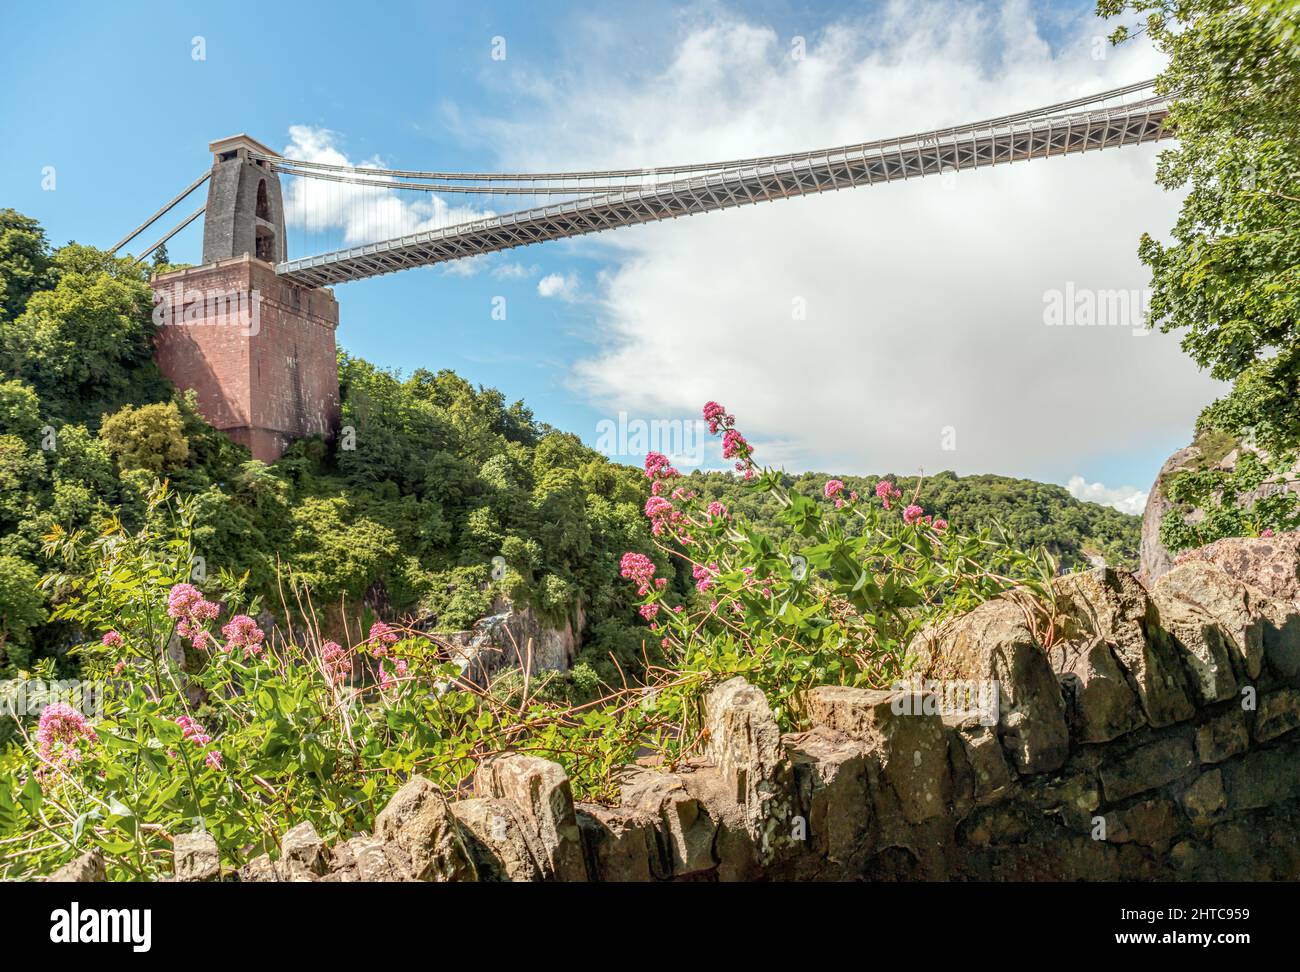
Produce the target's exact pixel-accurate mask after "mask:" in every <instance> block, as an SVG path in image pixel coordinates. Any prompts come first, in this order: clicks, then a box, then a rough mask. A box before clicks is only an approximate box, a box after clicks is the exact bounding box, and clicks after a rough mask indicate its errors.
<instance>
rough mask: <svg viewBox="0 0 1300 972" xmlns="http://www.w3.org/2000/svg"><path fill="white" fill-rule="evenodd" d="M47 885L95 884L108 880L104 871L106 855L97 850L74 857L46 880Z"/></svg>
mask: <svg viewBox="0 0 1300 972" xmlns="http://www.w3.org/2000/svg"><path fill="white" fill-rule="evenodd" d="M45 880H46V882H47V883H52V884H66V883H74V882H75V883H80V884H87V883H94V882H99V881H105V880H107V875H106V873H105V870H104V855H103V853H102V852H101V851H100V850H99V849H98V848H96V849H95V850H89V851H86V853H84V854H82V855H80V856H79V857H74V858H73V859H72V860H70V861H68V863H66V864H64V865H63V866H62V867H61V868H59V869H58V870H57V871H55V872H54V873H53V874H51V875H50V876H49V877H47V878H46V879H45Z"/></svg>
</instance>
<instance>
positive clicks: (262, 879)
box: [238, 854, 283, 884]
mask: <svg viewBox="0 0 1300 972" xmlns="http://www.w3.org/2000/svg"><path fill="white" fill-rule="evenodd" d="M238 873H239V880H240V882H241V883H243V884H258V883H266V882H269V881H282V880H283V878H282V877H281V876H280V870H279V868H277V867H276V866H275V862H274V861H272V860H271V856H270V855H269V854H262V855H260V856H258V857H254V858H253V859H252V860H251V861H249V862H248V863H247V864H245V865H244V866H243V867H241V868H240V869H239V871H238Z"/></svg>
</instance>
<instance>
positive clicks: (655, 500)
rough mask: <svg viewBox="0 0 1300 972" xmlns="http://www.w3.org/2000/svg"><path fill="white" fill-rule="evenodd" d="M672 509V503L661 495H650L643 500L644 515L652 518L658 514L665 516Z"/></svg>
mask: <svg viewBox="0 0 1300 972" xmlns="http://www.w3.org/2000/svg"><path fill="white" fill-rule="evenodd" d="M672 511H673V504H672V503H670V502H669V501H668V500H666V499H664V498H663V497H662V496H651V497H650V498H649V499H648V500H646V501H645V515H646V516H648V517H650V519H652V520H653V519H654V518H655V517H658V516H667V515H668V514H669V513H671V512H672Z"/></svg>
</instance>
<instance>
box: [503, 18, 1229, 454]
mask: <svg viewBox="0 0 1300 972" xmlns="http://www.w3.org/2000/svg"><path fill="white" fill-rule="evenodd" d="M1044 16H1046V14H1045V15H1044ZM1052 16H1054V17H1055V16H1059V15H1056V14H1054V15H1052ZM674 26H675V27H676V28H677V29H678V30H679V34H678V36H677V38H676V40H675V43H674V46H673V48H672V51H671V55H670V56H669V57H668V58H667V59H666V60H665V61H663V62H661V63H660V64H659V65H657V66H656V67H655V68H654V69H653V70H650V71H647V72H642V73H640V74H638V73H637V71H636V70H635V66H634V65H632V66H630V65H628V64H626V63H624V61H625V53H620V52H623V51H624V49H623V47H622V46H621V45H612V44H611V45H609V46H608V47H607V48H601V47H600V46H599V45H595V46H584V53H583V60H582V62H581V63H580V64H576V63H575V65H574V66H573V68H572V70H573V71H575V72H577V73H576V74H574V75H571V76H570V75H566V74H565V73H564V72H563V71H556V72H554V74H553V76H551V75H548V78H547V79H546V83H545V84H532V83H528V84H526V85H525V87H524V89H523V91H522V92H521V93H522V94H523V96H524V97H527V98H530V99H532V102H533V106H531V107H530V110H529V111H528V113H527V115H526V116H522V118H521V120H519V121H515V122H511V123H483V124H481V125H480V128H481V129H482V134H483V135H484V137H491V138H492V139H493V140H494V141H495V142H496V144H497V145H499V146H501V153H502V165H503V167H508V168H512V169H524V168H534V167H536V168H550V167H557V168H570V169H572V168H579V167H582V168H585V167H605V166H610V165H630V166H648V165H655V164H664V163H676V162H689V161H699V160H708V159H718V158H734V157H741V156H748V155H753V154H760V153H769V152H782V151H793V150H799V149H809V148H813V147H817V146H829V145H837V144H844V143H849V142H855V141H860V140H863V139H867V138H873V137H883V136H890V135H898V134H904V133H908V132H915V131H918V130H924V129H928V128H932V127H939V126H942V125H947V124H952V123H958V122H963V121H970V120H974V119H978V118H984V117H989V116H991V115H995V114H999V113H1004V112H1011V111H1017V110H1021V109H1025V108H1029V107H1033V106H1035V105H1041V104H1045V103H1050V102H1054V101H1058V100H1065V99H1068V98H1072V97H1076V96H1079V95H1083V94H1088V93H1092V92H1095V91H1098V90H1102V89H1105V88H1109V87H1114V86H1118V85H1120V84H1125V83H1128V82H1131V81H1135V80H1140V79H1142V78H1147V77H1151V76H1153V75H1154V74H1155V73H1156V72H1157V71H1158V70H1159V67H1160V60H1159V55H1157V54H1156V53H1155V52H1153V50H1152V49H1151V48H1150V46H1149V45H1147V44H1146V42H1145V41H1139V42H1137V43H1136V44H1133V45H1129V46H1126V47H1124V48H1121V49H1118V50H1110V51H1107V54H1106V57H1105V59H1104V60H1094V58H1093V51H1094V49H1095V48H1094V40H1095V39H1096V38H1097V37H1100V36H1103V35H1104V34H1106V33H1107V32H1108V30H1109V25H1106V24H1103V23H1101V22H1099V21H1096V20H1094V19H1092V18H1091V17H1087V16H1083V17H1080V18H1078V19H1077V20H1075V21H1073V22H1070V23H1066V24H1064V25H1061V24H1054V27H1055V29H1056V30H1058V31H1060V30H1064V31H1065V35H1066V36H1065V40H1064V41H1061V42H1059V43H1058V44H1057V45H1056V46H1055V47H1053V46H1052V45H1049V43H1048V42H1047V41H1046V40H1044V38H1043V36H1042V34H1041V33H1040V30H1039V25H1038V24H1037V23H1036V22H1035V13H1034V8H1033V7H1032V6H1031V5H1030V4H1029V3H1027V2H1024V0H1008V2H1006V3H1004V4H1001V5H992V4H983V5H970V4H966V3H957V2H955V0H952V2H935V3H929V4H924V5H920V4H915V3H908V2H901V0H896V2H893V3H889V4H886V5H884V6H883V7H882V8H881V9H880V10H878V11H874V12H873V15H872V17H871V18H870V20H869V21H866V20H863V19H860V18H853V19H846V20H844V21H843V22H841V23H839V24H837V25H834V26H832V27H830V28H828V29H826V30H825V31H823V32H821V33H819V34H812V33H810V34H809V36H808V48H807V56H806V59H804V60H802V61H794V60H792V59H791V57H790V56H789V50H790V47H789V38H786V37H782V36H780V35H778V34H777V33H775V32H774V31H772V30H770V29H769V28H767V27H765V26H760V25H759V24H757V23H753V22H750V21H747V20H746V19H744V18H743V16H741V15H739V14H732V13H728V12H727V11H726V10H725V8H718V7H716V6H712V5H711V6H707V7H704V8H701V10H700V11H697V12H696V13H695V14H694V15H692V16H688V17H685V18H681V19H679V20H677V21H675V22H674ZM602 50H606V51H607V52H608V55H609V57H608V59H607V60H603V61H602V60H601V51H602ZM575 119H581V120H582V124H580V125H576V124H573V121H574V120H575ZM557 132H562V133H563V137H556V133H557ZM1156 151H1157V149H1156V148H1155V147H1152V146H1143V147H1139V148H1126V149H1122V150H1118V151H1107V152H1100V153H1096V152H1094V153H1089V154H1086V155H1075V156H1069V157H1065V158H1058V159H1052V160H1043V161H1034V162H1030V163H1025V164H1017V165H1012V166H1004V167H1000V168H994V169H984V170H977V171H972V172H963V173H960V174H957V175H956V176H955V177H952V178H951V179H923V180H916V181H910V182H904V183H895V184H892V185H887V186H886V185H882V186H875V187H871V188H863V189H857V190H852V191H846V192H836V193H829V194H825V195H821V196H811V197H807V198H804V199H797V200H790V201H785V202H776V203H769V204H764V205H760V206H746V207H741V208H739V209H735V210H729V211H726V212H721V213H712V214H709V215H705V216H699V217H694V218H690V219H681V220H671V221H666V222H663V223H657V224H650V225H646V226H641V227H635V228H631V229H624V230H619V231H616V232H614V233H607V234H601V235H600V236H597V237H592V238H588V239H587V240H586V241H585V242H582V241H579V242H578V243H576V244H575V245H577V246H581V247H586V248H588V252H592V253H598V254H599V255H602V256H605V257H607V258H610V259H612V260H613V263H614V265H613V266H612V267H611V269H610V270H609V271H608V273H606V274H604V275H602V278H601V280H600V281H599V288H598V293H599V301H598V302H597V303H595V304H593V306H594V307H595V308H596V310H597V321H596V331H595V333H596V334H597V335H598V336H599V339H600V341H601V343H600V345H599V348H598V351H597V352H596V353H594V354H592V355H590V356H589V357H587V358H586V359H585V360H581V361H579V362H578V363H577V365H576V367H575V369H574V375H575V378H574V381H575V383H576V388H577V389H578V390H579V392H580V393H581V394H583V395H584V396H586V397H587V398H588V399H589V400H590V401H592V402H593V403H594V404H596V405H598V407H601V408H602V409H605V410H607V411H617V410H619V409H626V410H628V411H631V412H635V413H637V414H650V415H680V414H683V413H686V414H694V411H695V410H696V409H698V407H699V406H700V404H701V403H702V402H704V401H705V400H707V399H715V400H717V401H721V402H722V403H723V404H725V405H726V406H727V408H728V409H729V410H731V411H733V412H734V413H736V414H737V416H738V417H739V420H740V425H741V427H742V428H743V429H744V431H745V432H746V434H747V435H748V436H749V438H750V439H751V441H753V442H754V443H755V444H756V446H758V448H759V458H760V459H770V458H773V454H772V453H765V452H763V446H764V444H765V443H767V442H772V443H776V442H780V443H782V444H783V445H785V446H787V447H788V451H786V450H782V451H783V452H784V453H785V454H784V455H782V459H784V460H785V461H786V462H787V463H789V464H790V465H791V466H792V467H799V466H803V467H812V468H818V469H825V470H838V471H843V472H873V471H875V472H879V471H885V470H890V471H897V472H911V471H914V470H916V469H917V468H924V469H925V470H927V471H935V470H939V469H944V468H952V469H956V470H957V471H959V472H990V471H992V472H1000V473H1007V474H1019V475H1030V476H1034V477H1036V478H1040V479H1058V480H1060V479H1064V478H1066V477H1067V476H1068V475H1069V474H1071V473H1073V472H1074V471H1075V470H1076V469H1078V468H1081V467H1082V468H1087V467H1088V466H1090V465H1097V464H1099V461H1100V457H1103V456H1115V455H1125V454H1127V455H1133V454H1137V453H1141V452H1142V451H1143V450H1152V449H1154V448H1155V447H1156V444H1157V443H1162V442H1169V441H1177V440H1178V439H1179V438H1180V437H1181V436H1183V435H1190V432H1191V425H1192V421H1193V419H1194V416H1195V414H1196V412H1197V411H1198V410H1199V408H1200V407H1201V406H1202V405H1203V404H1204V403H1205V402H1207V401H1209V400H1210V399H1211V398H1212V397H1214V395H1215V393H1216V387H1215V385H1214V384H1213V383H1212V382H1211V381H1210V380H1209V379H1208V378H1205V377H1203V376H1201V375H1200V374H1198V373H1197V371H1196V369H1195V367H1194V366H1193V365H1192V364H1191V363H1190V362H1189V361H1188V359H1187V358H1186V357H1185V356H1184V355H1183V354H1182V353H1181V352H1180V351H1179V349H1178V347H1177V339H1176V338H1175V337H1172V336H1166V335H1160V334H1151V335H1148V336H1146V337H1144V338H1143V339H1141V340H1134V339H1133V338H1132V337H1131V332H1130V330H1129V329H1128V328H1121V327H1070V328H1066V327H1047V326H1045V325H1044V323H1043V311H1044V306H1045V304H1044V301H1045V295H1047V294H1048V293H1049V292H1051V291H1055V290H1064V289H1065V287H1066V285H1067V283H1069V282H1073V285H1074V287H1075V288H1093V289H1101V290H1126V291H1132V290H1137V289H1141V288H1143V287H1145V286H1146V285H1147V282H1148V275H1147V273H1146V271H1145V270H1144V269H1143V268H1142V267H1141V265H1140V263H1139V261H1138V260H1137V257H1136V252H1135V251H1136V247H1137V241H1138V239H1139V237H1140V235H1141V233H1142V232H1143V231H1147V230H1149V231H1153V232H1155V233H1157V234H1160V233H1161V232H1163V231H1165V230H1166V229H1167V227H1169V226H1170V225H1171V224H1172V221H1173V218H1174V216H1175V214H1176V211H1177V207H1178V203H1179V199H1178V198H1176V197H1174V196H1171V195H1169V194H1166V193H1164V192H1163V191H1162V190H1160V189H1158V188H1157V187H1156V186H1155V185H1154V183H1153V179H1152V176H1153V170H1154V156H1155V154H1156ZM557 278H558V275H552V276H551V277H548V278H545V280H543V281H542V283H543V284H546V289H548V290H549V289H550V288H553V287H558V286H559V285H558V284H557V283H556V282H555V281H556V279H557ZM547 281H551V282H550V283H547ZM538 292H539V293H543V294H544V295H545V290H544V289H543V287H542V285H541V284H539V288H538ZM553 292H554V293H559V292H560V291H559V290H555V291H553ZM798 300H803V301H804V302H805V303H806V308H807V317H806V320H797V319H795V315H794V313H793V310H794V307H795V306H796V301H798ZM948 427H951V428H952V430H953V432H954V433H955V440H956V446H957V448H956V449H955V450H950V449H946V448H944V444H945V436H944V430H945V429H946V428H948ZM796 443H797V446H796V445H794V444H796ZM773 451H775V450H773ZM1162 458H1163V456H1158V455H1154V454H1153V455H1152V456H1151V459H1150V462H1151V471H1150V474H1151V475H1152V476H1154V473H1155V471H1156V467H1157V466H1158V464H1159V461H1160V459H1162Z"/></svg>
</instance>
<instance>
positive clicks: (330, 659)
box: [320, 641, 352, 685]
mask: <svg viewBox="0 0 1300 972" xmlns="http://www.w3.org/2000/svg"><path fill="white" fill-rule="evenodd" d="M320 660H321V665H322V666H323V667H324V669H325V677H326V678H328V679H329V680H330V684H331V685H342V684H343V683H344V682H346V681H347V680H348V679H349V678H351V677H352V653H351V652H349V651H348V650H347V649H346V648H343V647H342V646H341V645H339V643H338V642H337V641H327V642H325V644H323V645H321V646H320Z"/></svg>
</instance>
